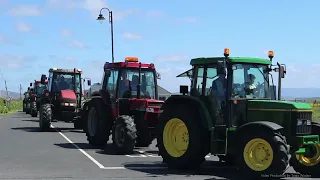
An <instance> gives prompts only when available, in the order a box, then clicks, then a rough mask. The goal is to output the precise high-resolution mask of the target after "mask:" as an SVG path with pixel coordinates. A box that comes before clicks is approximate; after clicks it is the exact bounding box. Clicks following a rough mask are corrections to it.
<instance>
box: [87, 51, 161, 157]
mask: <svg viewBox="0 0 320 180" xmlns="http://www.w3.org/2000/svg"><path fill="white" fill-rule="evenodd" d="M159 78H160V77H159V74H158V73H157V72H156V69H155V66H154V64H153V63H151V64H146V63H141V62H138V58H136V57H127V58H126V59H125V61H124V62H115V63H108V62H106V63H105V65H104V76H103V81H102V83H101V84H102V88H101V90H100V91H99V95H93V97H92V99H91V100H89V101H87V102H86V103H85V104H84V106H83V111H82V115H81V116H82V119H83V121H84V122H85V123H84V124H85V126H84V131H85V132H86V136H87V140H88V141H89V144H91V145H98V146H100V145H105V144H106V143H107V141H108V140H109V136H110V134H112V141H113V145H114V147H115V151H116V152H117V153H119V154H128V153H132V152H133V150H134V147H135V146H139V147H147V146H149V145H150V143H151V142H152V141H153V139H154V138H155V133H156V132H155V130H156V125H157V123H158V114H159V113H160V108H161V105H162V104H163V101H160V100H157V99H158V88H157V79H159Z"/></svg>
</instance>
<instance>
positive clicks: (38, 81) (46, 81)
mask: <svg viewBox="0 0 320 180" xmlns="http://www.w3.org/2000/svg"><path fill="white" fill-rule="evenodd" d="M35 82H36V83H41V80H35ZM44 83H48V80H45V81H44Z"/></svg>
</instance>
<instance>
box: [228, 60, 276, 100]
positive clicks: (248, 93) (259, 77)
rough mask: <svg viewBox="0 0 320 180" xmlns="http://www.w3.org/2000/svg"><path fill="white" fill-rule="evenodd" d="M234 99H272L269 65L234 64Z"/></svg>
mask: <svg viewBox="0 0 320 180" xmlns="http://www.w3.org/2000/svg"><path fill="white" fill-rule="evenodd" d="M232 69H233V81H232V91H231V92H232V98H258V99H266V98H270V88H269V82H268V81H269V80H268V77H269V74H268V72H267V65H257V64H234V65H233V66H232Z"/></svg>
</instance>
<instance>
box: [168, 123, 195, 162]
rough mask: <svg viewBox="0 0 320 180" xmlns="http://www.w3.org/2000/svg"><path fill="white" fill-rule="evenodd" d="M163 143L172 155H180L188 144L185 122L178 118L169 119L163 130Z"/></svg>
mask: <svg viewBox="0 0 320 180" xmlns="http://www.w3.org/2000/svg"><path fill="white" fill-rule="evenodd" d="M163 144H164V147H165V149H166V151H167V152H168V154H169V155H170V156H172V157H181V156H182V155H183V154H184V153H185V152H186V150H187V148H188V145H189V132H188V128H187V126H186V124H185V123H184V122H183V121H182V120H181V119H178V118H172V119H170V120H169V121H168V122H167V124H166V126H165V127H164V130H163Z"/></svg>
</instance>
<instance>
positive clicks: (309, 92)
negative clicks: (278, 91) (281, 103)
mask: <svg viewBox="0 0 320 180" xmlns="http://www.w3.org/2000/svg"><path fill="white" fill-rule="evenodd" d="M282 97H284V98H312V97H320V88H282Z"/></svg>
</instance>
